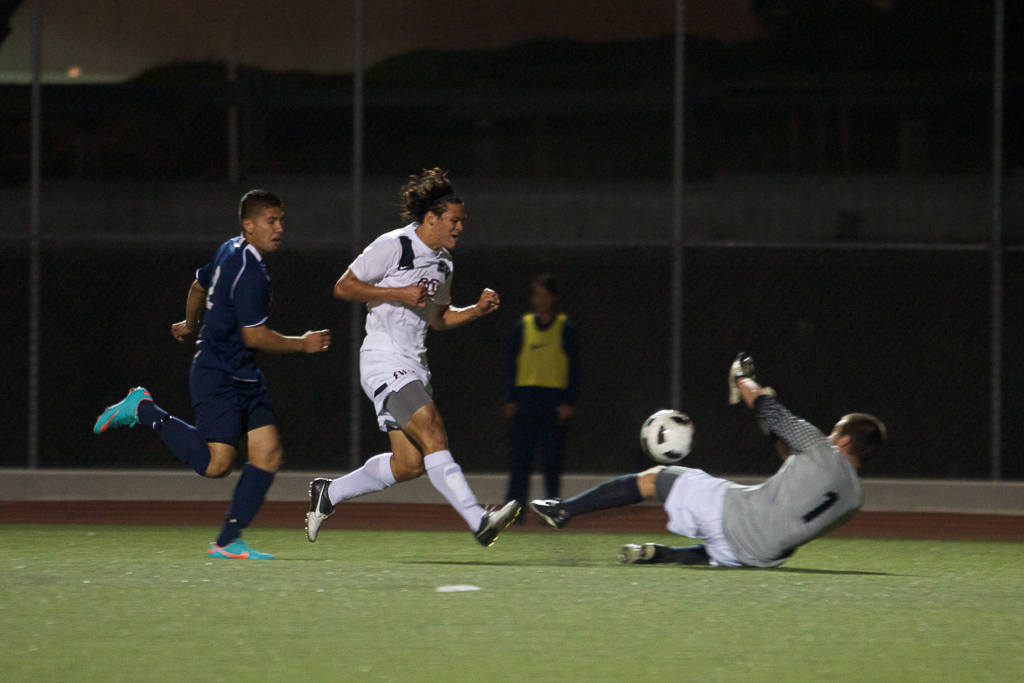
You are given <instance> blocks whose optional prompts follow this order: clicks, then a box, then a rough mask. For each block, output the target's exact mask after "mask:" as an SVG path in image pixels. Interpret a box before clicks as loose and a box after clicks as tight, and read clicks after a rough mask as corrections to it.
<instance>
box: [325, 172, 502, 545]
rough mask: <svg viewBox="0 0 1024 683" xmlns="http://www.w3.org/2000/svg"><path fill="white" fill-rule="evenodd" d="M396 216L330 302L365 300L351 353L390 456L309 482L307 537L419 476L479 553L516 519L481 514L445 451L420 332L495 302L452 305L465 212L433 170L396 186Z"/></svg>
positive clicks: (447, 325) (461, 320)
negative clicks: (362, 499)
mask: <svg viewBox="0 0 1024 683" xmlns="http://www.w3.org/2000/svg"><path fill="white" fill-rule="evenodd" d="M402 205H403V206H404V207H405V212H404V213H403V214H402V215H403V216H404V217H407V218H410V219H412V222H411V223H410V224H409V225H407V226H405V227H404V228H401V229H399V230H392V231H391V232H387V233H384V234H383V235H381V236H380V237H378V238H377V239H376V240H374V241H373V243H372V244H370V246H368V247H367V248H366V249H365V250H364V251H363V253H362V254H360V255H359V257H358V258H356V260H355V261H353V262H352V264H351V265H350V266H349V268H348V270H346V271H345V274H344V275H342V276H341V279H340V280H338V282H337V284H335V286H334V296H335V297H337V298H339V299H343V300H345V301H359V302H365V303H366V305H367V306H366V308H367V310H368V315H367V317H366V339H365V340H364V341H363V345H362V348H361V349H360V352H359V374H360V380H361V383H362V386H363V391H365V392H366V395H367V396H368V397H369V398H370V400H371V401H373V407H374V410H375V411H376V413H377V423H378V424H379V425H380V429H381V431H384V432H387V435H388V438H389V439H390V441H391V452H390V453H381V454H379V455H375V456H373V457H372V458H370V459H369V460H367V461H366V463H365V464H364V465H363V466H362V467H360V468H359V469H357V470H355V471H353V472H350V473H349V474H347V475H345V476H344V477H340V478H338V479H334V480H331V479H325V478H318V479H314V480H313V481H312V482H311V483H310V487H309V495H310V506H309V513H308V514H307V515H306V533H307V536H308V538H309V540H310V542H313V541H316V537H317V534H318V533H319V530H320V525H321V524H323V522H324V520H325V519H327V518H328V517H329V516H330V515H331V514H333V513H334V506H335V505H337V504H338V503H340V502H341V501H343V500H348V499H349V498H355V497H356V496H361V495H363V494H366V493H370V492H373V491H380V490H382V489H385V488H387V487H389V486H392V485H394V484H396V483H399V482H403V481H409V480H411V479H416V478H417V477H420V476H421V475H423V474H424V472H425V473H426V474H427V476H428V477H429V478H430V483H431V484H433V486H434V488H436V489H437V490H438V491H439V492H440V493H441V494H442V495H443V496H444V497H445V498H446V499H447V500H448V502H449V503H450V504H451V505H452V507H454V508H455V510H456V511H457V512H458V513H459V514H460V515H461V516H462V518H463V519H464V520H466V524H468V525H469V528H470V529H471V530H472V531H473V532H474V535H475V536H476V539H477V540H478V541H479V542H480V543H481V544H482V545H484V546H489V545H491V544H492V543H494V540H495V539H496V538H497V536H498V533H500V532H501V530H502V529H504V528H505V527H507V526H508V525H509V524H511V523H512V522H513V521H514V520H515V518H516V516H517V515H518V514H519V510H520V505H519V503H517V502H516V501H511V502H509V503H508V504H506V505H505V506H504V507H502V508H501V509H499V510H485V509H484V508H482V507H481V506H480V505H479V504H478V503H477V500H476V496H474V495H473V492H472V491H471V490H470V488H469V484H468V483H467V482H466V478H465V476H463V474H462V468H460V467H459V465H458V464H457V463H456V462H455V460H454V459H453V458H452V454H451V452H450V451H449V450H448V436H447V433H446V432H445V428H444V421H443V420H442V419H441V414H440V413H439V412H438V410H437V406H436V405H435V404H434V402H433V400H432V399H431V393H432V391H431V386H430V369H429V367H428V365H427V348H426V335H427V327H428V326H430V327H432V328H433V329H435V330H450V329H452V328H455V327H459V326H460V325H464V324H466V323H468V322H470V321H472V320H475V319H477V318H479V317H481V316H484V315H487V314H488V313H491V312H493V311H495V310H497V308H498V304H499V303H500V301H499V298H498V294H497V293H496V292H494V291H493V290H490V289H485V290H484V291H483V293H482V294H481V295H480V299H479V300H478V301H477V303H476V304H474V305H473V306H467V307H465V308H454V307H452V305H451V281H452V270H453V265H452V257H451V254H450V253H449V250H450V249H452V248H454V247H455V245H456V244H457V243H458V240H459V235H460V234H461V233H462V230H463V222H464V220H465V216H466V214H465V208H464V205H463V201H462V199H460V198H459V196H458V195H457V194H456V193H455V190H454V189H453V188H452V185H451V182H450V181H449V180H448V178H447V177H446V176H445V173H444V172H443V171H441V169H438V168H434V169H431V170H424V171H423V172H422V173H421V174H419V175H418V176H412V179H411V180H410V181H409V182H408V183H407V184H406V185H405V186H404V187H403V188H402Z"/></svg>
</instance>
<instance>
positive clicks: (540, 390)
mask: <svg viewBox="0 0 1024 683" xmlns="http://www.w3.org/2000/svg"><path fill="white" fill-rule="evenodd" d="M530 308H531V309H532V312H530V313H527V314H526V315H524V316H523V317H522V318H520V319H519V320H518V321H517V322H516V324H515V326H514V327H513V328H512V334H511V337H510V339H509V345H508V353H507V355H506V360H505V378H504V383H503V384H504V386H503V389H502V398H503V399H504V406H503V412H504V413H505V417H507V418H509V419H510V420H511V427H510V430H509V446H510V451H511V462H510V465H509V481H508V493H507V495H506V498H505V499H506V500H518V501H519V502H520V504H525V503H526V501H527V500H528V498H529V493H530V470H531V462H532V460H533V451H534V448H535V447H537V448H538V450H539V451H540V453H541V460H542V465H543V469H544V484H545V491H546V494H545V495H546V496H547V497H548V498H558V497H559V496H560V489H561V481H562V461H563V459H564V456H565V440H566V438H565V437H566V430H567V427H568V422H569V419H570V418H571V417H572V414H573V405H574V404H575V403H576V399H577V398H578V397H579V386H580V351H579V342H578V338H577V334H576V325H575V323H574V322H573V321H572V320H571V319H570V318H569V317H568V316H567V315H566V314H565V313H563V312H561V311H559V310H558V281H557V280H556V279H555V277H554V276H553V275H550V274H548V273H544V274H541V275H537V276H535V277H533V278H531V279H530Z"/></svg>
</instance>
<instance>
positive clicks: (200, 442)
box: [139, 401, 210, 476]
mask: <svg viewBox="0 0 1024 683" xmlns="http://www.w3.org/2000/svg"><path fill="white" fill-rule="evenodd" d="M139 422H140V423H142V424H144V425H146V426H147V427H149V428H150V429H155V430H156V432H157V433H158V434H159V435H160V440H161V441H163V442H164V443H165V444H167V447H168V448H170V449H171V453H174V456H175V457H176V458H178V460H180V461H182V462H183V463H185V464H186V465H188V466H189V467H191V468H192V469H194V470H195V471H196V473H197V474H199V475H201V476H205V475H206V469H207V468H208V467H209V466H210V447H209V446H207V445H206V439H204V438H203V437H202V435H201V434H200V433H199V431H198V430H197V429H196V428H195V427H193V426H192V425H190V424H187V423H185V422H182V421H181V420H179V419H178V418H176V417H171V416H170V415H168V414H167V411H165V410H164V409H162V408H161V407H160V406H158V405H157V404H156V403H154V402H153V401H142V402H141V403H139Z"/></svg>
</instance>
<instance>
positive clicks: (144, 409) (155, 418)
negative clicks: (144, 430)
mask: <svg viewBox="0 0 1024 683" xmlns="http://www.w3.org/2000/svg"><path fill="white" fill-rule="evenodd" d="M138 415H139V422H141V423H142V424H144V425H146V426H147V427H149V428H150V429H160V425H162V424H163V422H164V420H166V419H167V418H168V415H167V411H166V410H164V409H163V408H161V407H160V406H158V405H157V404H156V403H154V402H153V401H139V409H138Z"/></svg>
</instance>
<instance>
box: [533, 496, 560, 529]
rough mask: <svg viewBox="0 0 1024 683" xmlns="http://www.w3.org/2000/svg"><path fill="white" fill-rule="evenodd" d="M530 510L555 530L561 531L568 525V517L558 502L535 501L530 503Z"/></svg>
mask: <svg viewBox="0 0 1024 683" xmlns="http://www.w3.org/2000/svg"><path fill="white" fill-rule="evenodd" d="M530 509H532V510H533V511H534V512H536V513H537V514H538V515H540V516H541V518H542V519H543V520H544V521H545V522H547V523H548V524H550V525H551V526H553V527H555V528H556V529H562V528H564V527H565V525H566V524H568V523H569V517H570V515H569V513H568V512H566V511H565V509H564V508H563V507H562V501H560V500H535V501H533V502H531V503H530Z"/></svg>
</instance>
